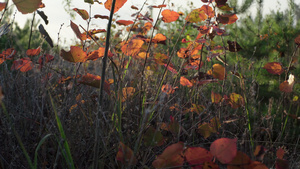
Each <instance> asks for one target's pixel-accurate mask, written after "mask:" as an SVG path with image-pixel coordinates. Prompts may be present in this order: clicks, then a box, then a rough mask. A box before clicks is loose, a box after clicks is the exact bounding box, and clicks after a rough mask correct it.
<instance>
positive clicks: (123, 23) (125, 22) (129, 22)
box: [116, 20, 134, 26]
mask: <svg viewBox="0 0 300 169" xmlns="http://www.w3.org/2000/svg"><path fill="white" fill-rule="evenodd" d="M116 23H117V24H118V25H124V26H127V25H130V24H133V23H134V22H133V21H130V20H118V21H117V22H116Z"/></svg>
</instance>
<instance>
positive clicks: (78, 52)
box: [60, 46, 87, 63]
mask: <svg viewBox="0 0 300 169" xmlns="http://www.w3.org/2000/svg"><path fill="white" fill-rule="evenodd" d="M60 56H61V57H62V58H63V59H64V60H66V61H69V62H73V63H77V62H85V61H86V60H87V54H86V52H85V51H83V50H82V49H81V48H80V47H78V46H71V48H70V51H68V52H66V51H65V50H64V49H62V50H61V51H60Z"/></svg>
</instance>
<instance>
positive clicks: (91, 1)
mask: <svg viewBox="0 0 300 169" xmlns="http://www.w3.org/2000/svg"><path fill="white" fill-rule="evenodd" d="M84 2H85V3H89V4H94V1H93V0H84Z"/></svg>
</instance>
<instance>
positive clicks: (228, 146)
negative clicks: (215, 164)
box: [210, 138, 237, 164]
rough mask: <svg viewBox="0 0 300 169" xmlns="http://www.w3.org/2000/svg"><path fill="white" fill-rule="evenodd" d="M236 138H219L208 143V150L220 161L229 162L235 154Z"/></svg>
mask: <svg viewBox="0 0 300 169" xmlns="http://www.w3.org/2000/svg"><path fill="white" fill-rule="evenodd" d="M236 142H237V139H236V138H235V139H229V138H220V139H217V140H215V141H214V142H213V143H212V144H211V145H210V152H211V154H212V155H213V156H215V157H216V158H217V159H218V160H219V161H220V162H221V163H223V164H228V163H230V162H231V161H232V160H233V159H234V158H235V156H236V154H237V146H236Z"/></svg>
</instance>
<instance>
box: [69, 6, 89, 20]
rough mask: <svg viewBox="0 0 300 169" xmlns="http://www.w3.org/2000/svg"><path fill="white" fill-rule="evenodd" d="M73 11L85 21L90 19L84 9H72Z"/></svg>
mask: <svg viewBox="0 0 300 169" xmlns="http://www.w3.org/2000/svg"><path fill="white" fill-rule="evenodd" d="M73 10H74V11H76V12H77V13H78V14H79V15H80V16H81V17H82V19H84V20H87V19H89V17H90V16H89V14H88V12H87V11H86V10H84V9H78V8H73Z"/></svg>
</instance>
